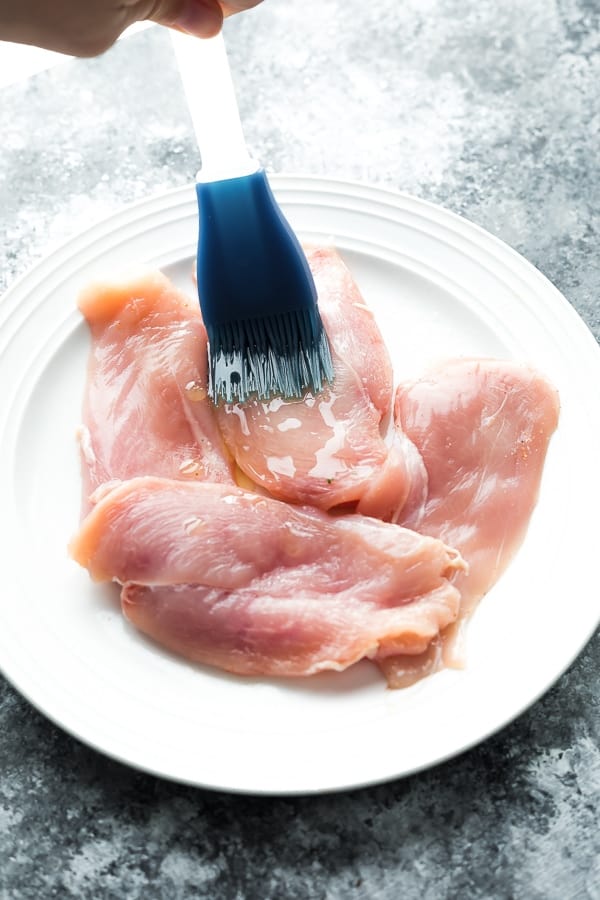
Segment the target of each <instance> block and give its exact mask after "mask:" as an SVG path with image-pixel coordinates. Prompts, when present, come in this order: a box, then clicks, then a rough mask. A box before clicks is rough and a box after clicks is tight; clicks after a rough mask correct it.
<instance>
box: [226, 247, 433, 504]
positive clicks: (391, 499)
mask: <svg viewBox="0 0 600 900" xmlns="http://www.w3.org/2000/svg"><path fill="white" fill-rule="evenodd" d="M307 259H308V262H309V265H310V268H311V271H312V273H313V276H314V279H315V284H316V287H317V293H318V295H319V309H320V313H321V318H322V320H323V323H324V325H325V329H326V331H327V334H328V336H329V340H330V343H331V347H332V352H333V359H334V366H335V382H334V385H333V387H332V388H331V389H327V390H325V392H324V393H323V394H321V395H319V396H318V397H312V396H307V397H306V398H305V399H304V400H303V401H302V402H286V401H284V400H281V399H275V400H272V401H271V402H270V403H262V402H258V401H255V402H252V403H250V404H248V405H245V406H243V407H242V406H240V405H239V404H235V405H224V406H221V407H219V409H218V411H217V416H218V420H219V424H220V426H221V430H222V433H223V435H224V437H225V441H226V443H227V445H228V447H229V449H230V451H231V452H232V454H233V455H234V457H235V459H236V461H237V463H238V465H239V467H240V468H241V469H242V471H243V472H244V473H245V474H246V475H247V476H248V477H249V478H250V479H251V480H252V481H253V482H255V483H256V484H258V485H259V486H260V487H261V488H264V489H266V490H267V491H268V492H269V493H270V494H272V495H273V496H275V497H279V498H281V499H284V500H288V501H291V502H295V503H309V504H310V505H312V506H316V507H318V508H320V509H331V508H333V507H335V506H338V505H340V504H349V503H353V504H354V503H357V502H358V504H359V505H358V511H359V512H362V513H364V514H366V515H372V516H376V517H377V518H382V519H386V518H389V517H390V516H391V513H392V510H393V509H394V508H396V507H398V506H399V505H401V504H402V503H403V502H404V500H405V499H406V497H407V494H408V492H409V490H410V486H411V466H412V465H413V464H415V462H416V464H417V465H419V464H420V461H418V460H415V457H414V456H411V455H410V454H407V453H406V452H405V448H404V446H403V445H404V443H405V442H404V439H403V436H402V435H401V434H398V435H397V436H396V439H395V442H394V443H393V446H392V447H389V446H388V445H387V444H386V442H385V441H384V439H383V437H382V434H381V427H382V419H384V417H386V415H387V414H388V413H389V412H390V409H391V402H392V367H391V363H390V359H389V356H388V352H387V350H386V347H385V344H384V342H383V339H382V337H381V334H380V332H379V329H378V327H377V325H376V323H375V320H374V318H373V315H372V313H371V312H370V310H369V309H367V307H366V306H365V302H364V300H363V298H362V296H361V294H360V292H359V290H358V287H357V286H356V283H355V282H354V280H353V278H352V276H351V274H350V272H349V270H348V269H347V267H346V266H345V264H344V263H343V261H342V259H341V258H340V256H339V255H338V253H337V252H336V250H334V249H333V248H316V249H308V250H307Z"/></svg>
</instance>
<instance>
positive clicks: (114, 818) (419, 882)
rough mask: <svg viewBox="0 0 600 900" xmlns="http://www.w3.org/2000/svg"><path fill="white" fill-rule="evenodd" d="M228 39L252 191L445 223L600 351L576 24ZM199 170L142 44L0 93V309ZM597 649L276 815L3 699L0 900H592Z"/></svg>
mask: <svg viewBox="0 0 600 900" xmlns="http://www.w3.org/2000/svg"><path fill="white" fill-rule="evenodd" d="M227 33H228V44H229V47H230V53H231V58H232V63H233V68H234V71H235V75H236V78H237V79H238V83H240V84H243V86H244V90H243V93H242V96H241V98H240V99H241V105H242V114H243V118H244V123H245V129H246V133H247V137H248V141H249V143H250V144H251V146H252V147H253V148H254V150H255V152H256V153H257V155H258V156H259V158H260V159H261V160H262V161H263V162H264V163H265V164H266V166H267V167H268V169H270V170H271V171H274V172H294V171H296V172H305V173H312V174H326V175H334V176H339V177H350V178H353V179H361V180H366V181H369V182H372V183H376V184H381V185H384V186H390V187H393V188H398V189H401V190H405V191H409V192H411V193H414V194H416V195H418V196H420V197H424V198H426V199H429V200H432V201H434V202H437V203H441V204H443V205H445V206H446V207H448V208H450V209H452V210H455V211H456V212H459V213H462V214H464V215H466V216H467V217H468V218H470V219H471V220H473V221H475V222H477V223H479V224H480V225H483V226H484V227H485V228H487V229H489V230H490V231H491V232H493V233H494V234H496V235H498V236H500V237H501V238H503V239H504V240H506V241H507V242H508V243H510V244H512V245H513V246H514V247H515V248H516V249H517V250H519V251H520V252H521V253H523V254H524V255H525V256H526V257H527V258H528V259H530V260H531V261H532V262H533V263H534V264H535V265H537V266H538V267H539V268H540V269H541V270H542V271H543V272H544V273H545V274H546V275H547V276H548V277H549V278H550V279H551V280H552V281H553V282H554V283H555V284H556V285H557V286H558V288H559V289H560V290H561V291H562V292H563V293H564V294H565V295H566V296H567V298H568V299H569V300H570V301H571V302H572V303H573V304H574V306H575V307H576V308H577V310H578V311H579V312H580V314H581V315H582V317H583V318H584V319H585V321H586V322H587V323H588V325H589V326H590V328H591V329H592V330H593V331H594V333H595V335H596V337H597V338H598V337H600V296H599V292H600V264H599V260H600V256H599V254H598V241H599V232H600V171H599V163H598V159H599V153H598V143H599V136H600V10H599V4H598V3H597V2H591V0H587V2H586V0H505V2H502V0H497V2H492V0H479V2H470V0H463V2H461V0H380V2H372V3H364V2H359V0H347V2H342V0H265V3H264V5H263V6H262V7H261V8H259V9H258V10H256V11H255V12H253V13H250V14H247V15H246V16H244V17H239V18H238V19H237V20H233V21H231V22H230V23H229V24H228V27H227ZM1 52H2V51H1V47H0V53H1ZM198 162H199V161H198V158H197V153H196V149H195V143H194V138H193V135H192V132H191V127H190V122H189V118H188V115H187V110H186V106H185V101H184V98H183V93H182V91H181V88H180V84H179V81H178V76H177V73H176V69H175V65H174V62H173V58H172V55H171V49H170V43H169V40H168V37H167V36H166V34H165V33H164V32H162V31H161V30H160V29H149V30H147V31H143V32H141V33H139V34H137V35H134V36H132V37H130V38H127V39H126V40H125V41H123V42H122V43H120V44H119V45H117V46H116V47H115V48H113V49H112V50H111V51H109V52H108V53H107V54H106V55H105V56H103V57H102V58H99V59H95V60H86V61H67V62H64V63H62V64H61V65H59V66H57V67H55V68H52V69H50V70H48V71H46V72H42V73H39V74H38V75H36V76H34V77H33V78H31V79H29V80H28V81H26V82H20V83H17V84H14V85H11V86H8V87H4V88H2V89H1V90H0V209H1V210H2V219H1V224H2V242H1V245H0V252H1V254H2V269H1V272H0V277H1V280H2V287H6V286H8V285H9V284H10V283H11V282H12V280H13V279H14V278H15V277H16V276H18V275H19V274H20V273H22V272H24V271H26V270H27V269H28V268H29V266H30V265H31V264H33V263H34V262H35V261H36V260H38V259H39V258H40V256H42V255H43V254H44V252H45V250H46V249H47V248H48V247H50V246H52V245H54V244H55V243H56V242H57V241H60V240H63V239H66V238H68V237H70V236H71V235H74V234H76V233H77V232H78V231H80V230H81V229H82V228H84V227H86V226H87V225H89V224H91V223H92V222H94V221H95V220H97V219H98V218H100V217H103V216H105V215H106V214H109V213H111V212H112V211H114V210H117V209H119V208H120V207H121V206H122V205H123V204H126V203H129V202H130V201H133V200H138V199H143V198H145V197H146V196H147V195H148V194H149V193H155V192H157V191H159V190H162V189H164V188H169V187H172V186H176V185H181V184H186V183H189V182H190V181H191V180H192V178H193V176H194V173H195V171H196V169H197V167H198ZM592 477H594V475H593V473H592ZM596 596H597V595H596V594H594V595H590V602H597V598H596ZM565 600H566V602H567V601H568V598H565ZM0 627H1V625H0ZM599 649H600V637H599V635H598V634H597V635H596V636H595V638H594V639H593V640H592V641H591V642H590V644H589V645H588V646H587V647H586V649H585V650H584V651H583V653H582V654H581V656H580V657H579V659H578V660H577V661H576V662H575V663H574V665H573V666H572V667H571V669H570V670H569V671H568V672H567V673H566V674H565V675H563V677H562V678H561V679H560V680H559V681H558V683H557V684H556V685H555V686H554V687H553V688H552V689H551V690H550V691H549V692H548V694H547V695H546V696H545V697H544V698H543V699H542V700H540V701H539V702H538V703H537V704H536V705H535V706H534V707H533V708H532V709H531V710H529V711H528V712H527V713H525V714H524V715H522V716H521V717H520V718H519V719H518V721H516V722H515V723H513V724H512V725H511V726H509V727H508V728H506V729H505V730H504V731H503V732H502V733H501V734H499V735H497V736H496V737H493V738H492V739H490V740H488V741H487V742H486V743H485V744H483V745H482V746H481V747H478V748H476V749H474V750H472V751H470V752H469V753H466V754H464V755H463V756H461V757H459V758H458V759H455V760H453V761H451V762H448V763H446V764H444V765H441V766H438V767H437V768H435V769H433V770H431V771H428V772H425V773H422V774H419V775H415V776H413V777H411V778H408V779H406V780H400V781H397V782H395V783H391V784H387V785H384V786H379V787H374V788H371V789H364V790H361V791H358V792H353V793H347V794H339V795H334V796H323V797H308V798H294V799H285V798H280V799H277V798H276V799H265V798H262V799H256V798H244V797H239V796H228V795H224V794H216V793H211V792H206V791H201V790H194V789H190V788H188V787H184V786H178V785H175V784H171V783H168V782H165V781H161V780H160V779H157V778H153V777H150V776H147V775H143V774H140V773H137V772H135V771H132V770H130V769H127V768H125V767H123V766H121V765H119V764H117V763H115V762H112V761H111V760H109V759H107V758H105V757H103V756H101V755H99V754H97V753H95V752H94V751H92V750H90V749H88V748H87V747H84V746H82V745H81V744H80V743H78V742H77V741H76V740H73V739H72V738H70V737H69V736H67V735H66V734H64V733H63V732H62V731H60V730H59V729H58V728H56V727H54V726H53V725H51V724H50V723H49V722H47V721H46V720H45V719H44V718H43V717H42V716H41V715H40V714H39V713H37V712H36V711H35V710H34V709H32V708H31V707H30V706H29V705H28V703H27V702H26V701H24V700H23V699H22V698H21V697H20V696H18V695H17V694H16V693H15V692H14V690H13V689H12V688H11V687H10V685H8V684H7V683H5V682H3V683H2V684H1V685H0V767H1V769H0V898H2V900H12V898H16V900H25V898H35V900H39V898H46V897H61V898H62V897H76V898H119V900H120V898H127V900H128V898H158V897H161V898H162V897H164V898H168V900H177V898H196V897H207V898H215V900H225V898H227V900H246V898H247V900H271V898H273V900H275V898H277V900H279V898H311V900H313V898H314V900H338V898H339V900H346V898H348V900H355V898H362V897H365V898H372V900H401V898H404V900H413V898H414V900H421V898H423V900H434V898H435V900H437V898H454V897H457V898H501V900H509V898H531V900H554V898H556V900H559V898H560V900H567V898H568V900H571V898H587V900H600V828H599V826H600V751H599V746H598V745H599V740H598V738H599V732H600V727H599V715H598V712H599V699H598V698H599V696H600V666H599V662H598V655H599V654H598V651H599ZM532 664H535V660H534V657H533V658H532ZM349 752H351V748H349Z"/></svg>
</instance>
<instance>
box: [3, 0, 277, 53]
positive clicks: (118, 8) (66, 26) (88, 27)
mask: <svg viewBox="0 0 600 900" xmlns="http://www.w3.org/2000/svg"><path fill="white" fill-rule="evenodd" d="M260 2H261V0H223V2H221V0H54V2H50V3H49V2H48V0H0V40H3V41H15V42H16V43H20V44H33V45H35V46H37V47H44V48H45V49H47V50H57V51H58V52H59V53H68V54H70V55H72V56H97V55H98V54H100V53H103V52H104V51H105V50H107V49H108V48H109V47H110V46H111V45H112V44H114V42H115V41H116V40H117V38H118V37H119V35H120V34H121V33H122V32H123V31H124V30H125V28H127V27H128V26H129V25H132V24H133V23H134V22H141V21H143V20H146V19H148V20H150V21H152V22H157V23H158V24H159V25H167V26H169V27H171V28H178V29H180V30H181V31H187V32H189V33H190V34H195V35H196V36H197V37H212V36H213V35H215V34H217V33H218V32H219V31H220V29H221V26H222V24H223V17H224V16H229V15H233V14H234V13H237V12H242V11H243V10H246V9H250V8H251V7H253V6H258V4H259V3H260Z"/></svg>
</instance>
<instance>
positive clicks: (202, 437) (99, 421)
mask: <svg viewBox="0 0 600 900" xmlns="http://www.w3.org/2000/svg"><path fill="white" fill-rule="evenodd" d="M79 308H80V309H81V311H82V313H83V315H84V316H85V318H86V319H87V321H88V323H89V326H90V330H91V334H92V348H91V353H90V361H89V370H88V381H87V387H86V392H85V401H84V425H83V427H82V429H81V432H80V441H81V448H82V455H83V481H84V510H85V509H87V508H88V506H89V502H90V497H92V495H93V493H94V491H95V490H96V489H97V488H98V487H99V486H101V485H105V484H106V483H107V482H109V483H110V482H113V481H115V480H119V479H126V478H133V477H134V476H136V475H163V476H168V477H172V478H182V479H184V480H185V479H191V480H194V479H210V480H211V481H219V482H227V483H233V476H232V462H231V461H230V457H229V455H228V453H227V451H226V448H225V446H224V444H223V440H222V437H221V435H220V432H219V430H218V426H217V423H216V421H215V418H214V413H213V409H212V406H211V404H210V401H209V399H208V396H207V393H206V380H207V352H206V349H207V337H206V332H205V329H204V326H203V324H202V320H201V316H200V311H199V309H198V306H197V304H192V303H190V301H189V300H187V299H186V297H184V295H183V294H182V293H180V292H179V291H178V290H177V289H176V288H175V287H174V286H173V285H172V284H171V283H170V281H169V280H168V279H167V278H166V277H165V276H164V275H162V274H161V273H160V272H155V273H150V274H146V275H143V276H140V277H138V278H135V279H133V280H131V281H128V282H125V283H115V284H111V283H106V284H99V285H93V286H91V287H90V288H88V289H87V290H86V291H85V292H83V293H82V295H81V297H80V299H79Z"/></svg>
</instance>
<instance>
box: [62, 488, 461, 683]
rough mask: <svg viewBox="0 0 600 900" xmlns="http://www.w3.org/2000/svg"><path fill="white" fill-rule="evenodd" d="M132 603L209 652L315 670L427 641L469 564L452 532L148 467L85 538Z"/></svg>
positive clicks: (190, 654)
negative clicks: (179, 477)
mask: <svg viewBox="0 0 600 900" xmlns="http://www.w3.org/2000/svg"><path fill="white" fill-rule="evenodd" d="M71 551H72V554H73V556H74V558H75V559H76V560H77V561H78V562H79V563H80V564H81V565H83V566H86V567H87V568H88V569H89V571H90V574H91V575H92V577H93V578H94V579H96V580H103V579H111V578H115V579H117V580H118V581H120V582H121V583H123V584H124V587H123V592H122V606H123V612H124V613H125V615H126V616H127V618H128V619H129V620H130V621H131V622H132V623H133V624H134V625H136V626H137V627H138V628H139V629H140V630H141V631H143V632H145V633H146V634H148V635H149V636H150V637H152V638H154V639H155V640H156V641H157V642H159V643H160V644H162V645H164V646H166V647H167V648H169V649H171V650H173V651H175V652H176V653H178V654H181V655H183V656H185V657H187V658H188V659H191V660H194V661H196V662H202V663H207V664H209V665H213V666H218V667H220V668H223V669H227V670H228V671H230V672H236V673H238V674H244V675H250V674H257V675H259V674H260V675H285V676H291V675H310V674H312V673H314V672H318V671H321V670H324V669H335V670H341V669H344V668H346V667H347V666H349V665H351V664H352V663H355V662H357V661H358V660H359V659H362V658H363V657H368V658H371V659H382V658H384V657H386V656H388V655H390V654H398V653H399V652H402V653H409V654H410V653H421V652H423V651H424V650H425V649H426V648H427V646H428V645H429V644H430V642H431V641H432V639H434V638H435V637H436V635H438V633H439V631H440V629H443V628H444V627H445V626H447V625H448V624H449V623H450V622H452V621H454V619H455V617H456V615H457V613H458V608H459V593H458V591H457V590H456V588H455V587H453V586H452V585H451V584H450V583H449V580H448V579H449V578H450V577H451V576H452V575H453V573H454V572H456V571H457V570H460V569H462V568H463V567H464V563H463V561H462V559H461V558H460V556H459V555H458V554H457V553H456V552H455V551H454V550H452V549H450V548H449V547H447V546H446V545H445V544H443V543H442V542H441V541H438V540H436V539H434V538H429V537H424V536H422V535H419V534H416V533H415V532H412V531H409V530H407V529H405V528H401V527H400V526H397V525H392V524H386V523H383V522H379V521H377V520H375V519H370V518H366V517H364V516H359V515H347V516H340V517H334V516H331V515H329V514H327V513H323V512H320V511H318V510H315V509H310V508H306V507H305V508H300V507H293V506H290V505H289V504H286V503H282V502H280V501H277V500H274V499H271V498H266V497H261V496H259V495H257V494H255V493H251V492H248V491H244V490H242V489H239V488H231V487H229V486H226V485H219V484H211V483H197V484H192V483H184V482H177V481H172V480H168V479H160V478H151V477H150V478H136V479H133V480H131V481H129V482H126V483H123V484H121V485H120V486H118V487H115V488H114V489H113V490H112V491H110V492H109V493H107V494H106V495H105V496H104V497H103V498H102V499H101V500H99V501H98V503H97V504H96V506H95V507H94V508H93V509H92V511H91V512H90V513H89V515H88V516H87V518H86V519H85V520H84V522H83V524H82V526H81V529H80V532H79V534H78V535H77V537H76V538H75V540H74V541H73V544H72V547H71Z"/></svg>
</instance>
